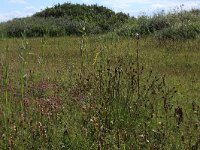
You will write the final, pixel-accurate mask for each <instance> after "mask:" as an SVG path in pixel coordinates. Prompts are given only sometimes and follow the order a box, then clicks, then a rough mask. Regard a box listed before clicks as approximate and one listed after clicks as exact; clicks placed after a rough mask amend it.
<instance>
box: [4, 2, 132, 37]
mask: <svg viewBox="0 0 200 150" xmlns="http://www.w3.org/2000/svg"><path fill="white" fill-rule="evenodd" d="M128 18H129V16H128V15H126V14H124V13H115V12H114V11H112V10H110V9H107V8H106V7H103V6H98V5H91V6H87V5H84V4H83V5H80V4H71V3H65V4H63V5H60V4H58V5H55V6H54V7H53V8H47V9H45V10H44V11H42V12H39V13H36V14H35V15H33V16H32V17H29V18H22V19H14V20H12V21H9V22H7V23H6V24H5V30H6V32H7V35H8V36H9V37H20V36H21V35H22V33H25V34H26V36H28V37H38V36H44V35H49V36H63V35H82V33H83V32H85V33H87V34H98V33H105V32H110V31H114V29H116V28H117V27H119V26H121V25H122V24H123V23H125V22H126V21H127V20H128ZM83 28H85V30H84V31H83Z"/></svg>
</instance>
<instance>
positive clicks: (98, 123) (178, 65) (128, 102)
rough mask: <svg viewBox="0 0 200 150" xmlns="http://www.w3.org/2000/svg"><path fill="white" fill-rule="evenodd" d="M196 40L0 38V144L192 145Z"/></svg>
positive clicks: (195, 139) (199, 139) (195, 138)
mask: <svg viewBox="0 0 200 150" xmlns="http://www.w3.org/2000/svg"><path fill="white" fill-rule="evenodd" d="M198 40H199V39H197V40H191V41H189V42H190V47H189V46H188V45H183V46H181V43H180V42H179V41H177V42H176V43H170V44H171V45H170V46H169V45H164V44H163V45H162V43H159V42H158V41H156V40H153V39H148V38H147V39H145V40H144V39H143V38H140V39H138V38H136V39H133V38H120V37H118V36H116V35H114V34H110V35H100V36H98V37H97V36H95V37H93V36H86V35H83V36H82V37H81V38H80V37H62V38H48V37H44V38H34V39H27V38H26V37H25V36H24V37H23V38H21V39H6V40H2V41H0V49H1V50H2V54H1V65H0V79H1V81H2V83H1V89H0V90H1V97H0V98H1V102H0V115H1V116H2V117H1V119H0V126H1V129H0V136H1V138H0V149H99V150H100V149H198V148H199V144H200V135H199V123H200V120H199V119H200V118H199V115H200V114H199V113H200V112H199V102H198V99H199V98H200V97H199V94H198V93H199V88H198V87H199V82H198V81H199V78H198V75H199V74H200V72H199V70H198V66H199V65H200V62H199V59H198V56H199V55H200V54H199V48H198V42H199V41H198ZM170 49H173V50H170ZM195 49H196V50H195ZM188 54H189V55H188ZM194 75H195V76H194ZM184 76H186V77H187V78H186V77H184Z"/></svg>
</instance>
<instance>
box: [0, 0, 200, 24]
mask: <svg viewBox="0 0 200 150" xmlns="http://www.w3.org/2000/svg"><path fill="white" fill-rule="evenodd" d="M65 2H70V3H79V4H83V3H84V4H89V5H90V4H98V5H103V6H106V7H108V8H110V9H112V10H114V11H116V12H124V13H128V14H129V15H131V16H135V17H136V16H139V15H142V14H146V15H150V14H153V13H156V12H158V11H161V10H166V11H172V10H174V9H178V8H180V6H181V5H182V4H183V5H184V6H183V8H184V9H187V10H188V9H191V8H199V9H200V0H99V1H98V0H67V1H66V0H0V22H4V21H8V20H11V19H13V18H19V17H26V16H31V15H33V14H34V13H35V12H39V11H41V10H43V9H45V8H47V7H51V6H53V5H55V4H58V3H60V4H62V3H65Z"/></svg>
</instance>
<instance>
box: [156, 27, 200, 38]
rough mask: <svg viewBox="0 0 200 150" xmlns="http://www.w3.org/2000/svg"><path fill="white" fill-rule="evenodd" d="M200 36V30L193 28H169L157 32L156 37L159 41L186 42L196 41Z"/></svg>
mask: <svg viewBox="0 0 200 150" xmlns="http://www.w3.org/2000/svg"><path fill="white" fill-rule="evenodd" d="M199 34H200V30H199V29H198V28H197V27H195V26H193V25H189V26H180V27H177V28H173V27H168V28H164V29H163V30H161V31H159V32H157V33H156V34H155V35H156V37H157V38H158V39H159V40H168V39H170V40H186V39H194V38H196V37H197V36H198V35H199Z"/></svg>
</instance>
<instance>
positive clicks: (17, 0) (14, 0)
mask: <svg viewBox="0 0 200 150" xmlns="http://www.w3.org/2000/svg"><path fill="white" fill-rule="evenodd" d="M9 2H10V3H18V4H26V3H27V1H26V0H9Z"/></svg>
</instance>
